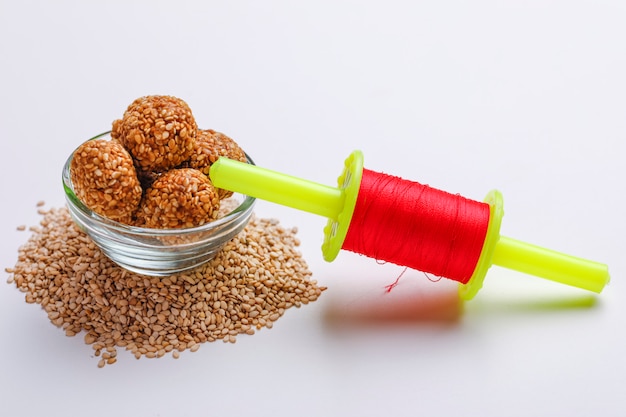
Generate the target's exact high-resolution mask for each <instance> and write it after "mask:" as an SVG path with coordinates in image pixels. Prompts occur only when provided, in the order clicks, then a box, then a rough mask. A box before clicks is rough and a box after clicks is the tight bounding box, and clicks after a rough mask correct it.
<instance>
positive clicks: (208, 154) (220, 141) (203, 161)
mask: <svg viewBox="0 0 626 417" xmlns="http://www.w3.org/2000/svg"><path fill="white" fill-rule="evenodd" d="M220 156H225V157H226V158H230V159H235V160H237V161H241V162H246V161H247V158H246V154H245V152H244V151H243V149H241V147H240V146H239V145H238V144H237V142H235V141H234V140H233V139H231V138H229V137H228V136H226V135H225V134H223V133H221V132H216V131H215V130H211V129H206V130H198V136H197V137H196V140H195V144H194V150H193V153H192V154H191V157H190V158H189V160H188V161H187V164H188V166H189V167H191V168H196V169H199V170H200V171H202V172H203V173H204V174H205V175H209V169H210V168H211V165H212V164H213V163H214V162H215V161H217V159H218V158H219V157H220ZM218 194H219V196H220V199H224V198H227V197H230V196H231V195H232V194H233V193H232V191H228V190H223V189H218Z"/></svg>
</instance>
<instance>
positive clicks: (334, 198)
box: [209, 158, 343, 219]
mask: <svg viewBox="0 0 626 417" xmlns="http://www.w3.org/2000/svg"><path fill="white" fill-rule="evenodd" d="M209 176H210V177H211V181H213V184H214V185H215V186H216V187H218V188H222V189H225V190H236V191H237V192H238V193H241V194H245V195H249V196H251V197H255V198H259V199H261V200H266V201H271V202H273V203H277V204H280V205H283V206H287V207H291V208H295V209H298V210H302V211H306V212H308V213H313V214H318V215H320V216H323V217H327V218H329V219H336V218H337V216H338V214H339V213H340V212H341V209H342V208H343V196H342V194H341V189H339V188H336V187H329V186H326V185H322V184H318V183H315V182H312V181H307V180H303V179H301V178H297V177H292V176H290V175H286V174H282V173H279V172H276V171H272V170H269V169H266V168H261V167H258V166H256V165H252V164H246V163H243V162H239V161H234V160H231V159H226V158H219V159H218V160H217V161H215V163H214V164H213V165H211V170H210V173H209Z"/></svg>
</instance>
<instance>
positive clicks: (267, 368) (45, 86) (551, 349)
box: [0, 0, 626, 417]
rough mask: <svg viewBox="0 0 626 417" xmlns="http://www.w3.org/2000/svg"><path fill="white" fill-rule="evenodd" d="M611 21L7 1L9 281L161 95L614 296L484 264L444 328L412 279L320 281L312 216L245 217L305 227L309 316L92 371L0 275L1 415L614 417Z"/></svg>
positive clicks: (620, 43) (617, 117)
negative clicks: (493, 213) (97, 160)
mask: <svg viewBox="0 0 626 417" xmlns="http://www.w3.org/2000/svg"><path fill="white" fill-rule="evenodd" d="M625 22H626V3H625V2H623V1H619V0H616V1H591V0H590V1H571V0H570V1H565V0H563V1H546V0H536V1H516V0H512V1H505V2H503V1H495V0H494V1H486V0H474V1H460V0H457V1H413V2H409V1H407V2H397V1H379V2H375V1H368V2H364V1H361V2H359V1H352V2H346V1H328V2H327V1H315V2H276V1H270V2H256V1H244V2H219V3H218V2H212V1H201V0H196V1H185V0H180V1H176V2H170V3H168V2H163V1H107V2H99V3H96V2H79V1H75V2H70V1H65V0H61V1H53V2H52V1H50V2H47V1H39V2H37V1H19V2H17V1H9V0H0V140H1V145H0V178H1V181H2V218H1V220H0V236H1V239H0V244H1V246H0V266H2V267H3V268H4V267H7V266H12V265H13V264H14V263H15V260H16V256H17V249H18V247H19V245H21V244H22V243H24V242H25V241H26V239H27V237H28V232H18V231H16V227H17V226H18V225H21V224H27V225H33V224H36V223H37V222H38V220H39V216H38V215H37V214H36V210H37V209H36V203H37V202H38V201H39V200H45V201H46V203H47V206H48V207H59V206H61V205H63V204H64V201H63V192H62V188H61V180H60V171H61V166H62V164H63V162H64V160H65V158H66V157H67V155H68V154H69V153H70V152H71V151H72V150H73V149H74V148H75V147H76V146H77V145H78V144H79V143H80V142H81V141H83V140H85V139H87V138H89V137H91V136H93V135H95V134H97V133H100V132H102V131H105V130H108V129H109V128H110V123H111V121H112V120H113V119H115V118H118V117H120V116H121V114H122V113H123V111H124V109H125V108H126V106H127V105H128V104H129V103H130V102H131V101H132V100H133V99H135V98H136V97H139V96H143V95H147V94H171V95H175V96H178V97H181V98H183V99H184V100H186V101H187V102H188V103H189V105H190V106H191V108H192V109H193V111H194V114H195V116H196V119H197V120H198V122H199V124H200V125H201V126H203V127H205V128H213V129H216V130H220V131H222V132H224V133H226V134H228V135H230V136H231V137H233V138H234V139H236V140H237V141H238V142H239V143H240V144H241V145H242V146H243V147H244V148H245V149H246V151H247V152H248V153H249V154H250V155H252V157H253V158H254V159H255V161H256V163H257V164H258V165H261V166H265V167H268V168H272V169H275V170H279V171H283V172H286V173H290V174H292V175H296V176H300V177H303V178H307V179H310V180H313V181H317V182H321V183H324V184H329V185H333V184H335V181H336V178H337V176H338V175H339V173H340V172H341V170H342V166H343V160H344V159H345V157H346V156H347V155H348V154H349V153H350V152H351V151H352V150H353V149H361V150H362V151H363V152H364V154H365V164H366V167H368V168H370V169H373V170H376V171H381V172H386V173H390V174H395V175H398V176H402V177H405V178H408V179H413V180H416V181H420V182H423V183H427V184H430V185H431V186H433V187H436V188H441V189H444V190H447V191H450V192H454V193H460V194H462V195H465V196H467V197H469V198H472V199H476V200H481V199H482V198H483V196H484V195H485V194H486V193H487V192H488V191H489V190H490V189H492V188H497V189H499V190H501V191H502V192H503V194H504V196H505V209H506V216H505V218H504V223H503V227H502V232H503V234H506V235H507V236H511V237H514V238H517V239H521V240H526V241H530V242H532V243H536V244H539V245H542V246H546V247H549V248H553V249H556V250H560V251H563V252H566V253H570V254H573V255H577V256H582V257H586V258H590V259H593V260H597V261H601V262H605V263H607V264H609V267H610V271H611V275H612V282H611V284H610V286H608V287H607V288H606V289H605V291H604V292H603V293H602V294H601V295H600V296H597V297H596V296H593V295H590V294H588V293H586V292H584V291H580V290H576V289H571V288H569V287H564V286H562V285H558V284H554V283H550V282H547V281H544V280H541V279H539V278H534V277H528V276H525V275H522V274H519V273H515V272H512V271H507V270H503V269H500V268H497V267H494V268H492V269H491V271H490V273H489V275H488V277H487V280H486V283H485V289H484V290H483V291H482V292H481V293H479V295H478V296H477V297H476V298H475V299H474V300H473V301H471V302H469V303H466V304H465V306H464V307H463V308H462V309H461V306H459V305H457V304H456V303H455V302H453V301H454V298H453V296H454V292H455V291H456V285H455V284H454V283H452V282H451V281H446V280H442V281H440V282H436V283H433V282H431V281H429V280H428V279H427V278H426V277H425V276H424V275H423V274H421V273H419V272H416V271H408V272H407V273H406V274H405V275H404V276H403V277H402V279H401V280H400V285H399V286H398V287H396V288H395V289H394V290H393V291H392V292H391V293H389V294H386V293H385V292H384V285H386V284H389V283H391V282H393V281H394V280H395V278H396V277H397V276H398V275H399V274H400V273H401V272H402V268H401V267H397V266H393V265H379V264H377V263H376V262H375V261H374V260H371V259H368V258H365V257H361V256H357V255H354V254H351V253H343V252H342V253H341V254H340V255H339V257H338V259H337V260H336V261H335V262H333V263H326V262H324V261H323V259H322V255H321V251H320V245H321V242H322V229H323V226H324V224H325V222H326V220H325V219H323V218H321V217H317V216H315V215H311V214H307V213H301V212H297V211H295V210H292V209H289V208H283V207H279V206H277V205H273V204H270V203H259V204H258V205H257V208H256V212H257V214H258V215H260V216H262V217H276V218H278V219H280V221H281V223H282V224H284V225H285V226H297V227H299V230H300V231H299V237H300V238H301V240H302V245H301V250H302V253H303V255H304V257H305V258H306V259H307V261H308V263H309V265H310V268H311V270H312V271H313V273H314V277H315V278H316V279H317V280H318V281H319V282H320V284H322V285H325V286H327V287H328V290H327V291H326V292H325V293H324V294H323V296H322V297H321V298H320V299H319V300H318V301H317V302H315V303H313V304H311V305H308V306H305V307H303V308H301V309H293V310H288V311H287V313H286V314H285V316H284V317H282V318H281V319H280V320H279V321H278V322H277V323H276V324H275V326H274V328H273V329H271V330H267V329H265V330H262V331H260V332H259V333H257V334H256V335H254V336H242V337H240V338H239V340H238V341H237V343H236V344H234V345H232V344H224V343H221V342H218V343H213V344H204V345H203V346H202V348H201V349H200V350H199V351H198V352H196V353H189V352H185V353H184V354H182V355H181V358H180V359H179V360H177V361H175V360H173V359H171V358H169V357H168V358H162V359H155V360H147V359H142V360H139V361H137V360H135V359H134V358H133V357H132V355H130V354H128V353H126V352H124V351H121V352H120V354H119V359H118V363H117V364H115V365H114V366H110V367H106V368H104V369H98V368H97V367H96V363H97V359H96V358H94V357H93V353H92V349H91V347H90V346H87V345H85V344H84V343H83V341H82V337H81V336H79V337H74V338H68V337H65V336H64V333H63V332H62V331H61V330H59V329H57V328H55V327H54V326H53V325H51V324H50V323H49V322H48V320H47V318H46V315H45V313H44V312H43V311H42V310H41V309H40V307H39V306H38V305H27V304H26V303H25V302H24V298H23V294H22V293H20V292H18V291H17V290H16V289H15V287H14V286H13V285H7V284H4V280H5V279H6V277H5V278H3V279H2V280H3V282H2V285H1V286H0V415H2V416H40V415H49V416H113V415H133V416H179V417H180V416H197V415H236V416H240V415H255V416H256V415H258V416H270V415H271V416H283V415H300V416H323V415H326V416H381V415H389V416H405V415H411V416H415V415H429V416H432V415H441V416H459V415H469V416H481V417H487V416H565V415H567V416H570V417H573V416H590V415H596V416H623V415H625V414H626V395H625V394H626V356H625V354H624V353H625V348H626V336H625V331H626V314H625V313H626V307H625V303H624V300H625V299H626V298H625V295H626V293H625V291H626V284H624V276H625V274H626V260H625V259H626V256H625V255H626V252H625V245H624V235H626V222H625V221H624V214H625V211H624V203H625V202H626V199H625V198H624V191H625V186H624V178H625V175H624V174H625V171H626V168H625V167H624V165H625V164H624V157H625V155H626V153H625V151H626V149H625V148H626V145H625V143H626V140H625V135H626V117H625V115H626V23H625ZM5 275H7V274H5ZM407 300H408V301H407ZM438 300H439V301H438ZM451 300H452V301H451ZM457 310H462V313H460V314H458V315H457V316H456V317H452V318H453V319H454V320H445V318H450V314H452V315H453V316H454V312H455V311H457ZM330 311H335V312H338V315H339V316H338V317H337V318H336V319H335V320H334V321H332V322H330V321H329V320H328V319H327V316H328V313H329V312H330ZM348 314H352V315H357V316H361V317H363V316H365V315H368V314H370V315H375V316H376V315H378V318H379V320H371V321H367V320H365V321H364V322H359V323H354V322H352V321H349V320H347V319H346V316H347V315H348ZM394 314H395V315H396V316H398V317H396V319H392V318H391V317H390V316H393V315H394Z"/></svg>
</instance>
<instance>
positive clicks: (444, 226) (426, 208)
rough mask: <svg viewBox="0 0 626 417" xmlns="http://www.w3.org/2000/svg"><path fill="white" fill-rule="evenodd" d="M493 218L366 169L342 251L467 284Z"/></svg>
mask: <svg viewBox="0 0 626 417" xmlns="http://www.w3.org/2000/svg"><path fill="white" fill-rule="evenodd" d="M489 213H490V209H489V205H488V204H486V203H482V202H478V201H473V200H469V199H467V198H465V197H463V196H460V195H455V194H450V193H448V192H445V191H441V190H437V189H435V188H431V187H429V186H428V185H424V184H420V183H418V182H414V181H409V180H405V179H402V178H399V177H395V176H391V175H387V174H382V173H377V172H374V171H370V170H368V169H363V177H362V179H361V185H360V189H359V194H358V199H357V202H356V206H355V209H354V213H353V215H352V221H351V222H350V226H349V228H348V233H347V236H346V239H345V240H344V243H343V246H342V249H346V250H349V251H352V252H356V253H359V254H363V255H366V256H368V257H371V258H374V259H378V260H381V261H386V262H392V263H395V264H398V265H402V266H408V267H410V268H413V269H416V270H419V271H423V272H427V273H431V274H434V275H437V276H440V277H445V278H449V279H452V280H455V281H458V282H461V283H463V284H466V283H467V282H468V281H469V280H470V278H471V277H472V274H473V273H474V269H475V268H476V264H477V263H478V259H479V257H480V254H481V252H482V249H483V244H484V241H485V237H486V234H487V227H488V225H489Z"/></svg>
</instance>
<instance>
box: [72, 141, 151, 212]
mask: <svg viewBox="0 0 626 417" xmlns="http://www.w3.org/2000/svg"><path fill="white" fill-rule="evenodd" d="M70 178H71V180H72V184H73V185H74V192H75V193H76V196H77V197H78V198H79V199H80V200H81V201H82V202H83V203H84V204H85V205H86V206H87V207H89V208H90V209H91V210H93V211H95V212H96V213H98V214H100V215H102V216H104V217H108V218H109V219H112V220H116V221H120V222H122V223H130V221H131V217H132V214H133V212H134V211H135V210H136V209H137V207H138V206H139V202H140V201H141V194H142V189H141V185H140V184H139V179H138V178H137V173H136V171H135V166H134V165H133V159H132V157H131V156H130V154H129V153H128V151H126V149H124V147H123V146H122V145H121V144H120V143H118V142H115V141H109V140H103V139H94V140H90V141H87V142H85V143H83V144H82V145H80V146H79V147H78V148H77V149H76V151H75V152H74V156H73V157H72V162H71V164H70Z"/></svg>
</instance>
